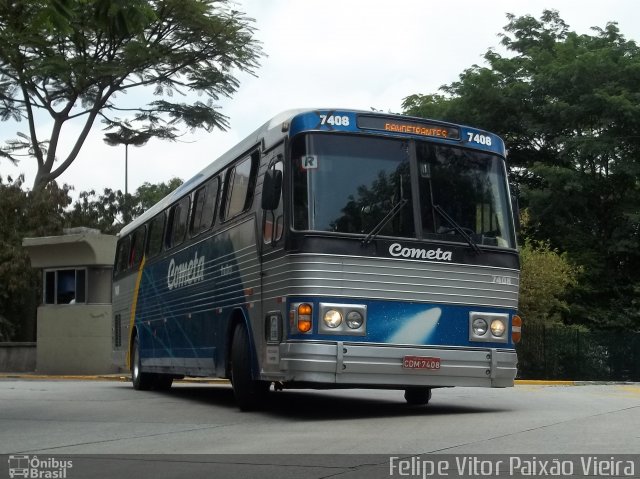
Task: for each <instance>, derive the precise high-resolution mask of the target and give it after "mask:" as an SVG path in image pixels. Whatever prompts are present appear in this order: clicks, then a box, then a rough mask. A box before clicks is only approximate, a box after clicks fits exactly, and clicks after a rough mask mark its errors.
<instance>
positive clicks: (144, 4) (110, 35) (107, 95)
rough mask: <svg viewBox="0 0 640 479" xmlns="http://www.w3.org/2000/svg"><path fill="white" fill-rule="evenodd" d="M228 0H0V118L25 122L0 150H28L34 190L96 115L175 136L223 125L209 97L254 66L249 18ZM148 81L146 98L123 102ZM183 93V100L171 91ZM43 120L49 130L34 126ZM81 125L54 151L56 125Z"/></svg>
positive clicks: (13, 154) (224, 91)
mask: <svg viewBox="0 0 640 479" xmlns="http://www.w3.org/2000/svg"><path fill="white" fill-rule="evenodd" d="M232 5H233V4H232V3H231V2H229V1H228V0H51V1H50V0H29V1H26V0H0V119H1V120H4V121H12V122H20V121H22V120H24V121H26V123H27V130H26V132H24V131H23V132H19V133H18V137H17V138H16V139H13V140H9V141H7V142H6V144H5V145H4V146H3V147H1V148H0V158H2V157H4V158H5V159H9V160H11V161H13V162H16V161H18V159H19V158H21V157H22V156H26V157H31V158H33V159H35V161H36V162H37V165H38V170H37V174H36V178H35V182H34V185H33V189H34V191H41V190H42V189H43V188H44V186H45V185H46V184H47V183H48V182H50V181H51V180H53V179H55V178H57V177H58V176H59V175H60V174H62V173H63V172H64V171H65V170H66V169H67V168H68V167H69V165H71V163H72V162H73V161H74V160H75V159H76V158H77V155H78V153H79V151H80V148H81V147H82V144H83V143H84V141H85V139H86V138H87V135H88V134H89V131H90V130H91V128H92V126H93V125H94V123H95V121H96V120H99V119H101V120H102V121H103V122H104V123H105V124H106V125H107V128H108V129H109V128H116V129H117V128H121V127H123V126H125V127H127V128H129V129H131V130H132V131H134V132H135V133H138V134H143V135H147V136H149V137H158V138H164V139H174V138H175V137H176V135H177V134H178V127H179V126H182V127H186V128H189V129H195V128H204V129H206V130H207V131H210V130H212V129H213V128H221V129H224V128H225V127H226V126H227V118H226V117H225V116H224V115H223V114H222V113H221V112H220V111H219V110H218V108H217V107H216V106H215V105H214V102H215V101H216V100H218V99H219V98H220V97H223V96H227V97H228V96H231V95H232V94H233V93H234V92H235V91H236V89H237V88H238V86H239V82H238V79H237V78H236V77H235V76H234V72H235V71H244V72H249V73H253V72H254V69H255V68H256V67H257V66H258V59H259V57H260V55H261V49H260V46H259V44H258V43H257V42H256V41H255V40H254V38H253V33H254V28H253V20H252V19H249V18H247V17H246V16H245V15H244V14H243V13H241V12H238V11H237V10H234V9H233V8H232ZM145 88H146V89H147V90H148V91H149V95H151V93H153V94H155V95H156V99H155V100H153V101H150V102H149V103H148V104H146V105H140V104H138V103H137V102H135V101H134V102H132V101H126V98H125V96H126V95H124V94H125V93H128V92H129V91H134V90H135V91H137V90H141V89H145ZM178 97H182V101H181V100H180V99H179V98H178ZM43 118H44V119H47V121H46V123H47V124H51V128H50V131H49V133H48V135H43V132H42V129H41V128H40V127H39V126H40V125H41V124H42V123H45V122H44V121H42V119H43ZM69 122H71V123H73V124H76V125H79V126H80V134H79V135H78V137H77V139H76V141H75V143H74V145H73V146H72V148H71V149H70V151H69V152H66V153H65V155H64V156H61V157H59V154H60V152H59V150H60V148H59V145H60V139H61V133H62V130H63V127H64V126H67V125H69Z"/></svg>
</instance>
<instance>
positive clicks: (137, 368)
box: [131, 336, 155, 391]
mask: <svg viewBox="0 0 640 479" xmlns="http://www.w3.org/2000/svg"><path fill="white" fill-rule="evenodd" d="M154 380H155V377H154V375H153V374H151V373H143V372H142V367H141V364H140V348H139V346H138V336H136V337H135V338H134V339H133V347H132V348H131V382H132V383H133V389H136V390H138V391H148V390H149V389H151V388H152V387H153V383H154Z"/></svg>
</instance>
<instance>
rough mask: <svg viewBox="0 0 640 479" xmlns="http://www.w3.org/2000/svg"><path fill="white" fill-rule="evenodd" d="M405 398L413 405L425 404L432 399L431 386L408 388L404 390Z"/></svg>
mask: <svg viewBox="0 0 640 479" xmlns="http://www.w3.org/2000/svg"><path fill="white" fill-rule="evenodd" d="M404 399H405V400H406V401H407V404H411V405H412V406H424V405H426V404H428V403H429V400H430V399H431V388H407V389H405V390H404Z"/></svg>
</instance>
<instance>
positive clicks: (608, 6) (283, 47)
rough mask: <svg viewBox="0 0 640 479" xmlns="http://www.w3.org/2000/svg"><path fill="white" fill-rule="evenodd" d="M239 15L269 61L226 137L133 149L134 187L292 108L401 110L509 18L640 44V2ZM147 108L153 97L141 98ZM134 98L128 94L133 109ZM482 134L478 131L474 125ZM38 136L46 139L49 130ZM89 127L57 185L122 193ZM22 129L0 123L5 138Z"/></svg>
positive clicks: (362, 6)
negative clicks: (610, 33)
mask: <svg viewBox="0 0 640 479" xmlns="http://www.w3.org/2000/svg"><path fill="white" fill-rule="evenodd" d="M236 9H238V10H240V11H242V12H245V13H246V15H247V16H248V17H251V18H253V19H255V24H254V26H255V27H256V29H257V31H256V33H255V37H256V39H258V40H259V41H260V42H262V49H263V51H264V53H265V56H264V57H263V58H262V59H261V62H260V63H261V66H260V67H259V68H258V69H257V70H256V75H257V76H255V77H254V76H250V75H248V74H238V75H237V77H238V78H239V80H240V87H239V89H238V91H237V92H236V93H235V94H234V95H233V97H232V98H230V99H226V98H223V99H221V100H220V101H219V102H217V105H218V106H220V108H221V112H222V113H224V114H225V115H227V116H228V118H229V123H230V128H229V129H228V130H227V131H224V132H223V131H220V130H214V131H212V132H205V131H196V132H194V133H186V134H185V135H184V136H182V137H181V139H180V141H178V142H166V141H160V140H151V141H150V142H149V143H147V144H146V145H145V146H143V147H140V148H133V147H130V148H129V171H128V173H129V175H128V177H129V183H128V187H129V191H130V192H133V191H134V190H135V189H136V188H137V187H139V186H140V185H141V184H143V183H145V182H149V183H158V182H163V181H167V180H169V179H171V178H173V177H178V178H181V179H183V180H187V179H188V178H191V177H192V176H193V175H195V174H196V173H197V172H198V171H200V170H201V169H202V168H204V167H205V166H207V165H208V164H209V163H211V162H212V161H213V160H215V159H216V158H217V157H219V156H221V155H222V154H223V153H224V152H225V151H227V150H228V149H230V148H231V147H232V146H233V145H234V144H236V143H238V142H239V141H240V140H242V139H243V138H244V137H245V136H247V135H248V134H250V133H251V132H252V131H254V130H255V129H256V128H258V127H259V126H260V125H262V124H263V123H265V122H266V121H268V120H269V119H270V118H271V117H273V116H275V115H276V114H278V113H280V112H282V111H284V110H289V109H292V108H306V107H312V108H348V109H363V110H370V109H371V108H375V109H376V110H382V111H385V112H387V111H390V112H397V113H400V112H401V111H402V107H401V105H402V100H403V99H404V98H405V97H407V96H409V95H412V94H416V93H421V94H429V93H436V92H437V91H438V88H439V87H440V86H442V85H444V84H449V83H451V82H453V81H456V80H457V79H458V76H459V75H460V73H462V72H463V71H464V70H465V69H466V68H469V67H470V66H472V65H474V64H479V65H482V64H483V58H482V56H483V54H484V53H485V52H486V51H487V49H489V48H496V49H498V51H500V48H499V42H500V39H499V37H498V34H499V33H501V32H502V31H503V27H504V26H505V25H506V24H507V18H506V13H507V12H508V13H513V14H515V15H517V16H520V15H525V14H529V15H533V16H534V17H536V18H539V17H540V15H541V13H542V11H543V10H544V9H555V10H558V11H559V12H560V16H561V18H562V19H563V20H564V21H565V22H566V23H567V24H568V25H569V27H570V29H571V30H574V31H577V32H578V33H591V31H590V28H591V27H593V26H598V27H602V28H604V26H605V25H606V24H607V22H610V21H614V22H617V23H618V26H619V28H620V30H621V32H622V33H623V34H624V35H625V36H626V38H627V39H632V40H636V41H640V21H639V20H638V19H639V18H640V2H638V1H637V0H609V1H607V2H602V1H600V0H598V1H593V0H582V1H579V0H575V1H569V0H553V1H550V0H533V1H530V0H519V1H518V0H510V1H509V0H491V1H487V2H478V1H477V0H459V1H458V2H444V1H440V2H436V1H433V0H394V1H388V0H236ZM137 94H138V95H139V96H140V99H141V102H144V103H146V101H147V99H148V98H147V95H146V94H144V93H143V92H139V93H137ZM135 98H136V92H135V91H132V92H130V93H129V96H128V98H127V101H128V102H131V101H134V100H135ZM476 126H478V127H482V125H476ZM38 127H39V131H42V132H43V133H44V132H45V131H49V130H48V127H50V125H48V124H47V123H46V122H43V124H41V125H38ZM101 128H102V126H101V125H100V124H96V125H94V128H93V131H92V133H91V134H90V136H89V137H88V138H87V141H86V142H85V144H84V146H83V148H82V150H81V152H80V154H79V156H78V158H77V159H76V161H75V162H74V164H73V165H71V166H70V167H69V168H68V169H67V170H66V171H65V172H64V173H63V174H62V176H61V177H60V178H58V182H59V183H60V184H62V183H66V184H69V185H72V186H73V187H74V189H75V192H74V196H75V195H77V193H78V192H80V191H85V190H91V189H95V190H96V191H98V192H102V190H103V189H104V188H112V189H121V190H124V183H125V162H124V146H119V147H111V146H108V145H106V144H105V143H104V142H103V136H104V132H103V131H102V130H101ZM16 131H24V132H25V133H26V131H27V125H26V123H25V122H22V123H18V124H16V123H9V122H5V123H2V124H0V142H4V141H5V140H7V139H10V138H14V137H15V133H16ZM78 131H79V127H77V126H75V125H71V128H67V129H66V130H65V131H64V132H63V139H62V147H63V149H62V150H61V152H60V154H59V155H58V156H59V157H63V156H64V154H65V151H66V150H68V149H70V147H71V144H72V140H74V136H77V133H78ZM35 171H36V169H35V160H34V159H24V160H22V161H21V162H20V164H19V165H18V166H17V167H16V166H13V165H11V164H10V163H9V162H8V161H7V160H3V159H0V176H2V177H3V178H5V179H6V177H7V176H12V177H14V178H15V177H16V176H18V175H19V174H24V175H25V178H26V180H25V184H26V186H28V187H30V186H31V184H32V183H33V179H34V176H35Z"/></svg>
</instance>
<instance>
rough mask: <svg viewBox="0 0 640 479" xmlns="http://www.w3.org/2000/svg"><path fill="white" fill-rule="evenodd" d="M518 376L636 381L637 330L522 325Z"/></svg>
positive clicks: (639, 373)
mask: <svg viewBox="0 0 640 479" xmlns="http://www.w3.org/2000/svg"><path fill="white" fill-rule="evenodd" d="M517 351H518V379H565V380H578V381H640V333H634V332H629V331H583V330H580V329H579V328H577V327H572V326H543V325H526V324H525V326H524V327H523V332H522V341H521V342H520V344H518V346H517Z"/></svg>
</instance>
